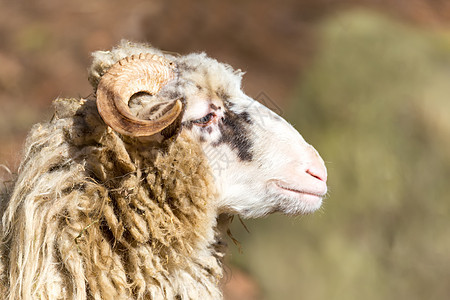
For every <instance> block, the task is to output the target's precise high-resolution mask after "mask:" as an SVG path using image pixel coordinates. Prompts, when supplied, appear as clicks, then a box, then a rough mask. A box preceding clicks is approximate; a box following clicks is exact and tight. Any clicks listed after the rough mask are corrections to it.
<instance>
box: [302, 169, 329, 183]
mask: <svg viewBox="0 0 450 300" xmlns="http://www.w3.org/2000/svg"><path fill="white" fill-rule="evenodd" d="M306 173H308V174H309V175H311V176H312V177H315V178H317V179H319V180H321V181H323V182H327V171H326V169H325V168H318V167H311V168H309V169H308V170H306Z"/></svg>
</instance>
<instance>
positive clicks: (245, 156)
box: [213, 110, 253, 161]
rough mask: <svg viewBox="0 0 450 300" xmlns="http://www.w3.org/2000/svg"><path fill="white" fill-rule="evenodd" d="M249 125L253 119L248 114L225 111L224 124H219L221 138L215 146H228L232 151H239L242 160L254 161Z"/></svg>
mask: <svg viewBox="0 0 450 300" xmlns="http://www.w3.org/2000/svg"><path fill="white" fill-rule="evenodd" d="M249 124H251V119H250V116H249V114H248V113H247V112H242V113H239V114H238V113H235V112H233V111H231V110H227V111H225V115H224V118H223V119H222V122H219V129H220V132H221V137H220V139H219V140H218V141H217V142H216V143H214V145H213V146H218V145H220V144H227V145H229V146H230V148H231V149H233V150H235V151H237V155H238V157H239V159H240V160H242V161H252V160H253V154H252V147H253V142H252V140H251V139H250V137H249V135H250V133H249V130H248V125H249Z"/></svg>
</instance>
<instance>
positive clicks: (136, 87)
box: [97, 54, 182, 137]
mask: <svg viewBox="0 0 450 300" xmlns="http://www.w3.org/2000/svg"><path fill="white" fill-rule="evenodd" d="M173 77H174V73H173V66H172V63H171V62H169V61H168V60H166V59H165V58H163V57H161V56H158V55H152V54H139V55H132V56H129V57H126V58H124V59H122V60H120V61H119V62H117V63H116V64H114V65H113V66H112V67H111V68H110V69H109V70H108V71H107V72H106V73H105V74H104V75H103V76H102V78H101V80H100V82H99V84H98V87H97V109H98V111H99V113H100V115H101V117H102V118H103V121H105V123H106V124H107V125H108V126H110V127H111V128H112V129H114V130H115V131H117V132H119V133H121V134H124V135H128V136H134V137H139V136H151V135H154V134H155V133H158V132H160V131H161V130H163V129H164V128H166V127H167V126H169V125H170V124H172V123H173V122H174V121H175V120H176V118H177V117H178V115H179V114H180V112H181V109H182V104H181V101H180V100H175V101H174V105H173V107H172V108H171V109H170V110H169V111H167V112H166V113H165V114H163V115H162V116H160V117H158V118H157V119H155V120H143V119H139V118H137V117H135V116H134V115H133V114H132V113H131V111H130V109H129V107H128V102H129V101H130V98H131V97H132V96H133V95H135V94H137V93H141V92H145V93H149V94H151V95H154V94H156V93H158V92H159V91H160V90H161V88H162V87H163V86H164V85H165V84H167V82H168V81H169V80H171V79H172V78H173Z"/></svg>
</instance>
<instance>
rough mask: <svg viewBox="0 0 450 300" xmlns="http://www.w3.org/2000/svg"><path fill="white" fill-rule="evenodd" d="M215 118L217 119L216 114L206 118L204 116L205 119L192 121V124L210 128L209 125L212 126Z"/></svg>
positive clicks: (210, 114) (208, 115)
mask: <svg viewBox="0 0 450 300" xmlns="http://www.w3.org/2000/svg"><path fill="white" fill-rule="evenodd" d="M215 118H216V114H215V113H209V114H207V115H206V116H204V117H203V118H200V119H197V120H194V121H192V123H193V124H195V125H198V126H202V127H205V126H208V125H209V124H211V123H212V122H213V121H214V119H215Z"/></svg>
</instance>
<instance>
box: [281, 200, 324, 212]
mask: <svg viewBox="0 0 450 300" xmlns="http://www.w3.org/2000/svg"><path fill="white" fill-rule="evenodd" d="M298 198H299V197H296V199H289V198H284V197H283V198H282V199H279V200H278V201H279V205H278V207H277V209H276V211H277V212H280V213H282V214H285V215H289V216H297V215H306V214H310V213H313V212H315V211H316V210H318V209H319V208H320V207H321V206H322V202H323V197H322V196H317V195H302V197H301V198H302V199H298Z"/></svg>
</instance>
